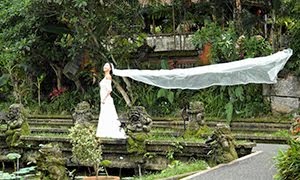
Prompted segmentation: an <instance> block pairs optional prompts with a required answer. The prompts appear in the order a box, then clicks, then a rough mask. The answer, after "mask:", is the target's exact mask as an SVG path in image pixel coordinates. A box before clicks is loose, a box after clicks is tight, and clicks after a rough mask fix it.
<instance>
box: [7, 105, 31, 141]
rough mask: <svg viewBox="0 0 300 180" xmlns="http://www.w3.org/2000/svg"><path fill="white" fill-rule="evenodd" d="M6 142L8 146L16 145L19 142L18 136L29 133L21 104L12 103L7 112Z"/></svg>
mask: <svg viewBox="0 0 300 180" xmlns="http://www.w3.org/2000/svg"><path fill="white" fill-rule="evenodd" d="M6 123H7V130H6V132H5V135H6V143H7V145H8V146H18V145H20V144H21V141H20V136H21V135H28V134H30V129H29V125H28V122H27V119H26V116H24V108H23V105H22V104H12V105H11V106H10V107H9V112H8V114H7V119H6Z"/></svg>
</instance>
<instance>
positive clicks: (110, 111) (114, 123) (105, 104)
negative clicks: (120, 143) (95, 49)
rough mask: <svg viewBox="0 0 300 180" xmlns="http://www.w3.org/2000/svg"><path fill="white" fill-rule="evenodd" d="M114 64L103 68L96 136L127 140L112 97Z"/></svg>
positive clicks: (105, 65)
mask: <svg viewBox="0 0 300 180" xmlns="http://www.w3.org/2000/svg"><path fill="white" fill-rule="evenodd" d="M111 71H112V64H111V63H105V64H104V66H103V72H104V78H103V79H102V80H101V81H100V83H99V86H100V99H101V105H100V115H99V121H98V126H97V132H96V136H97V137H100V138H119V139H125V138H126V134H125V132H124V130H123V129H122V128H121V127H120V125H121V123H120V121H119V120H118V114H117V111H116V108H115V105H114V102H113V99H112V97H111V95H110V93H111V91H112V87H111V82H112V77H111Z"/></svg>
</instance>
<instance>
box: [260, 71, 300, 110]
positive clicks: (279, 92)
mask: <svg viewBox="0 0 300 180" xmlns="http://www.w3.org/2000/svg"><path fill="white" fill-rule="evenodd" d="M263 95H265V96H267V97H270V98H269V100H270V103H271V108H272V112H273V113H275V114H276V113H281V114H288V113H293V112H297V111H298V110H299V108H300V78H298V77H295V76H291V75H289V76H287V77H285V78H278V81H277V83H276V84H273V85H264V86H263Z"/></svg>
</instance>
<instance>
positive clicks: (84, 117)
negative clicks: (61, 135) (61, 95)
mask: <svg viewBox="0 0 300 180" xmlns="http://www.w3.org/2000/svg"><path fill="white" fill-rule="evenodd" d="M72 116H73V119H74V121H75V123H78V124H83V125H88V124H89V123H90V122H91V121H92V119H93V116H92V113H91V108H90V104H89V103H88V102H86V101H83V102H81V103H78V104H77V106H76V108H75V112H74V113H73V114H72Z"/></svg>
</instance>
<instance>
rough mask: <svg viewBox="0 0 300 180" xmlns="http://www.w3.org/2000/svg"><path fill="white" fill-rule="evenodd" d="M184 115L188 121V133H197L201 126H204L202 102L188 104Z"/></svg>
mask: <svg viewBox="0 0 300 180" xmlns="http://www.w3.org/2000/svg"><path fill="white" fill-rule="evenodd" d="M186 113H187V116H188V121H189V124H188V130H189V131H197V130H198V129H199V128H200V127H201V126H202V125H204V104H203V103H202V102H200V101H193V102H190V104H189V108H188V109H187V112H186Z"/></svg>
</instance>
